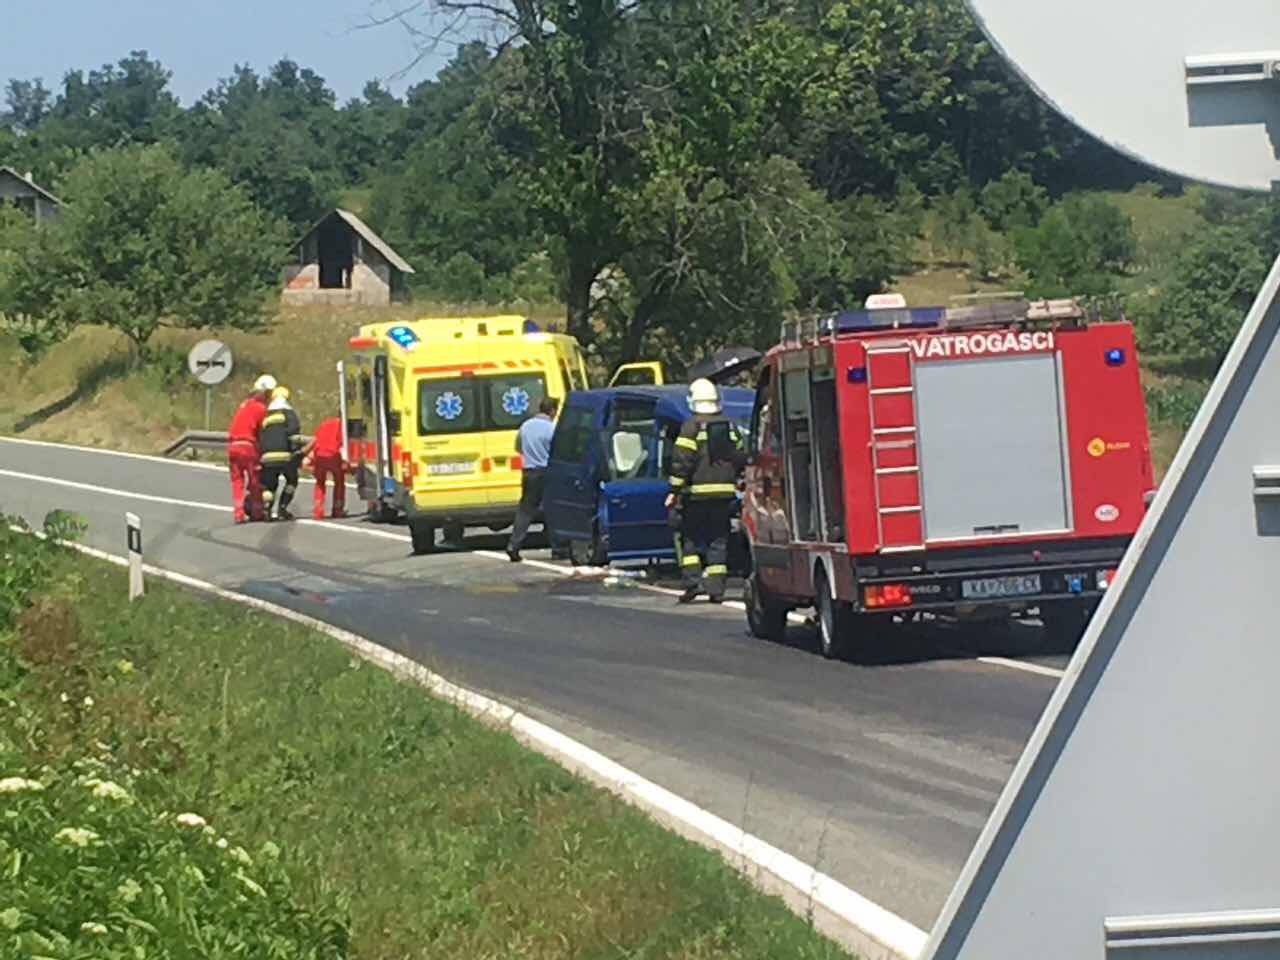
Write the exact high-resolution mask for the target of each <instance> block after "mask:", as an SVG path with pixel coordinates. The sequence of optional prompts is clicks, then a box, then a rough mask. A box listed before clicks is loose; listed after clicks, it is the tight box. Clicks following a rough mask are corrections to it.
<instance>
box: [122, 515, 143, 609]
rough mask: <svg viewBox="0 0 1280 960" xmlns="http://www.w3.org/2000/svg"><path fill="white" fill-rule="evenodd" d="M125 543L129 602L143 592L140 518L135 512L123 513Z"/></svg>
mask: <svg viewBox="0 0 1280 960" xmlns="http://www.w3.org/2000/svg"><path fill="white" fill-rule="evenodd" d="M124 528H125V538H126V543H127V545H128V548H129V602H130V603H133V601H135V600H137V599H138V598H139V597H140V596H142V594H143V593H144V592H145V591H144V589H143V583H142V518H141V517H140V516H138V515H137V514H136V513H126V514H125V515H124Z"/></svg>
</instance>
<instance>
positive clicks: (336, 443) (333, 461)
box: [303, 417, 347, 520]
mask: <svg viewBox="0 0 1280 960" xmlns="http://www.w3.org/2000/svg"><path fill="white" fill-rule="evenodd" d="M303 466H306V467H309V468H311V470H312V471H313V472H314V474H315V478H316V492H315V499H314V501H313V504H312V507H313V509H312V513H311V515H312V516H313V517H315V518H316V519H317V520H323V519H324V495H325V484H326V483H327V482H328V481H329V480H332V481H333V512H332V513H330V514H329V516H331V517H332V518H333V519H335V520H337V519H339V518H341V517H345V516H346V515H347V511H346V505H347V472H346V465H345V464H344V463H343V461H342V421H341V420H340V419H339V418H337V417H330V418H329V419H328V420H322V421H321V422H320V425H319V426H317V427H316V432H315V436H314V437H312V440H311V445H310V446H309V447H308V448H307V457H306V460H305V462H304V463H303Z"/></svg>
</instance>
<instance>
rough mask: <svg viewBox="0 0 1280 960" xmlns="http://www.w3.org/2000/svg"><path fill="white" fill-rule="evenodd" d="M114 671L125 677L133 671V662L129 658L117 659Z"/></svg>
mask: <svg viewBox="0 0 1280 960" xmlns="http://www.w3.org/2000/svg"><path fill="white" fill-rule="evenodd" d="M116 672H117V673H118V674H120V675H121V676H122V677H127V676H129V674H131V673H133V662H132V661H131V660H117V661H116Z"/></svg>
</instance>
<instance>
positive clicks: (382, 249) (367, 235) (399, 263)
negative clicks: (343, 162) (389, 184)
mask: <svg viewBox="0 0 1280 960" xmlns="http://www.w3.org/2000/svg"><path fill="white" fill-rule="evenodd" d="M330 217H340V218H341V219H342V220H343V221H345V222H346V224H347V226H349V227H350V228H351V229H352V230H354V231H355V232H356V233H358V234H360V236H361V237H362V238H363V239H364V241H365V243H367V244H369V246H371V247H373V248H374V249H375V250H377V251H378V252H379V253H380V254H382V255H383V256H384V257H386V259H387V262H388V263H390V264H391V265H392V266H393V267H395V268H396V269H397V270H399V271H400V272H401V273H413V272H414V271H413V267H411V266H409V264H408V263H407V262H406V261H405V259H404V257H402V256H400V254H398V253H396V252H395V251H394V250H393V249H391V245H390V244H389V243H387V241H385V240H383V239H382V238H381V237H380V236H378V235H377V234H376V233H374V232H373V228H372V227H371V226H369V225H368V224H367V223H365V222H364V221H363V220H361V219H360V218H359V217H357V216H356V215H355V214H354V213H352V212H351V211H350V210H342V209H335V210H334V211H333V212H332V213H327V214H325V215H324V216H323V217H321V218H320V219H319V220H317V221H316V222H315V223H314V224H312V226H311V229H309V230H308V231H307V232H306V233H304V234H303V235H302V237H301V239H299V240H298V243H295V244H294V246H295V247H296V246H298V244H300V243H302V241H303V240H305V239H306V238H307V237H309V236H311V234H313V233H315V232H316V231H317V230H319V229H320V225H321V224H322V223H324V222H325V221H326V220H328V219H329V218H330Z"/></svg>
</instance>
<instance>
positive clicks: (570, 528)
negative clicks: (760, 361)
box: [543, 386, 755, 565]
mask: <svg viewBox="0 0 1280 960" xmlns="http://www.w3.org/2000/svg"><path fill="white" fill-rule="evenodd" d="M687 389H688V388H687V387H686V386H665V387H613V388H609V389H606V390H580V391H575V392H574V393H571V394H569V396H568V398H567V399H566V401H565V405H564V410H563V411H562V412H561V414H560V419H559V422H558V423H557V425H556V432H555V438H554V439H553V441H552V444H551V463H550V465H549V466H548V469H547V481H546V492H545V494H544V496H543V511H544V515H545V519H546V529H547V533H548V536H549V537H550V540H551V543H552V544H553V545H554V546H557V547H559V548H561V549H564V548H565V547H567V548H568V551H569V554H570V556H571V557H572V558H573V562H574V563H575V564H579V565H602V564H605V563H608V562H612V561H619V560H673V559H674V558H675V547H674V545H673V542H672V535H671V528H670V527H668V526H667V508H666V506H665V505H664V501H665V500H666V497H667V493H668V492H669V489H670V488H669V487H668V486H667V476H668V474H669V472H670V469H671V453H672V450H673V448H674V446H675V440H676V437H677V436H679V433H680V427H681V426H682V425H683V424H684V422H685V421H686V420H687V419H689V417H691V416H693V413H692V411H690V409H689V405H688V403H687V402H686V400H685V394H686V391H687ZM721 396H722V397H723V400H724V411H725V413H726V414H727V415H728V416H729V417H731V418H732V419H733V420H734V421H735V422H736V423H737V424H738V425H739V427H740V428H741V429H742V431H743V434H744V435H745V434H746V432H747V430H748V429H749V426H750V422H751V411H752V408H753V406H754V404H755V392H754V391H752V390H745V389H737V388H722V389H721Z"/></svg>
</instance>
